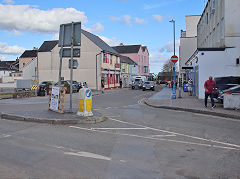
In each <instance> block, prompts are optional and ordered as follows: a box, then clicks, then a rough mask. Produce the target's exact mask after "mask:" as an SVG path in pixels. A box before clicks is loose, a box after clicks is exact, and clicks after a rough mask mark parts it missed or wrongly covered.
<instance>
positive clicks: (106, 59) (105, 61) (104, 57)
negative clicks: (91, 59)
mask: <svg viewBox="0 0 240 179" xmlns="http://www.w3.org/2000/svg"><path fill="white" fill-rule="evenodd" d="M103 63H108V58H107V54H106V53H104V54H103Z"/></svg>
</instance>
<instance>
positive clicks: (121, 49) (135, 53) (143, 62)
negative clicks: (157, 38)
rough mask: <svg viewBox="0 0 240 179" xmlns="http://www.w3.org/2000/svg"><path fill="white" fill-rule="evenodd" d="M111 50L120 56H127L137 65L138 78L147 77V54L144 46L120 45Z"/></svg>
mask: <svg viewBox="0 0 240 179" xmlns="http://www.w3.org/2000/svg"><path fill="white" fill-rule="evenodd" d="M113 48H114V49H115V50H116V51H117V52H118V53H119V54H121V55H122V56H127V57H129V58H131V59H132V60H133V61H134V62H135V63H136V64H138V75H139V76H146V77H148V76H149V52H148V49H147V47H146V46H142V45H123V44H121V45H120V46H115V47H113Z"/></svg>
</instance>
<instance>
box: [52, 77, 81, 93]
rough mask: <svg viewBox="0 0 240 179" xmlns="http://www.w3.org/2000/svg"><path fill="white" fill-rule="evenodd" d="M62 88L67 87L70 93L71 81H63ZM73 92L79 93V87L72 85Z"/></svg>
mask: <svg viewBox="0 0 240 179" xmlns="http://www.w3.org/2000/svg"><path fill="white" fill-rule="evenodd" d="M55 85H56V86H59V84H58V82H57V83H56V84H55ZM60 86H62V87H67V93H68V92H70V80H66V81H61V84H60ZM72 92H73V93H77V92H78V87H77V85H76V84H74V81H73V84H72Z"/></svg>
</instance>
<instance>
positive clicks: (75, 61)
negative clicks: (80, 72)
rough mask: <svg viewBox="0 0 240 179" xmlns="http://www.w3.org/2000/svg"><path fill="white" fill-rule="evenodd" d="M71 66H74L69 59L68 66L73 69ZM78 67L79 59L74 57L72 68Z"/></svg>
mask: <svg viewBox="0 0 240 179" xmlns="http://www.w3.org/2000/svg"><path fill="white" fill-rule="evenodd" d="M71 66H72V64H71V59H69V62H68V68H69V69H71ZM77 67H78V61H77V60H76V59H73V67H72V69H77Z"/></svg>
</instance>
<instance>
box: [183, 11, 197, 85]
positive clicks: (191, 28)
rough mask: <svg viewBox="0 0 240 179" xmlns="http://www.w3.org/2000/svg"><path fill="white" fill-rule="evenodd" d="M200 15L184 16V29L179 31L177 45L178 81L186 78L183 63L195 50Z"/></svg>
mask: <svg viewBox="0 0 240 179" xmlns="http://www.w3.org/2000/svg"><path fill="white" fill-rule="evenodd" d="M200 17H201V16H200V15H193V16H186V31H183V30H182V31H181V38H180V46H179V73H180V76H179V78H180V81H182V82H184V81H187V80H188V76H187V75H186V74H187V73H186V70H185V69H183V68H182V67H185V66H186V65H185V63H186V62H187V60H188V59H189V58H190V57H191V56H192V54H193V53H194V52H195V51H196V50H197V24H198V22H199V19H200Z"/></svg>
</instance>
